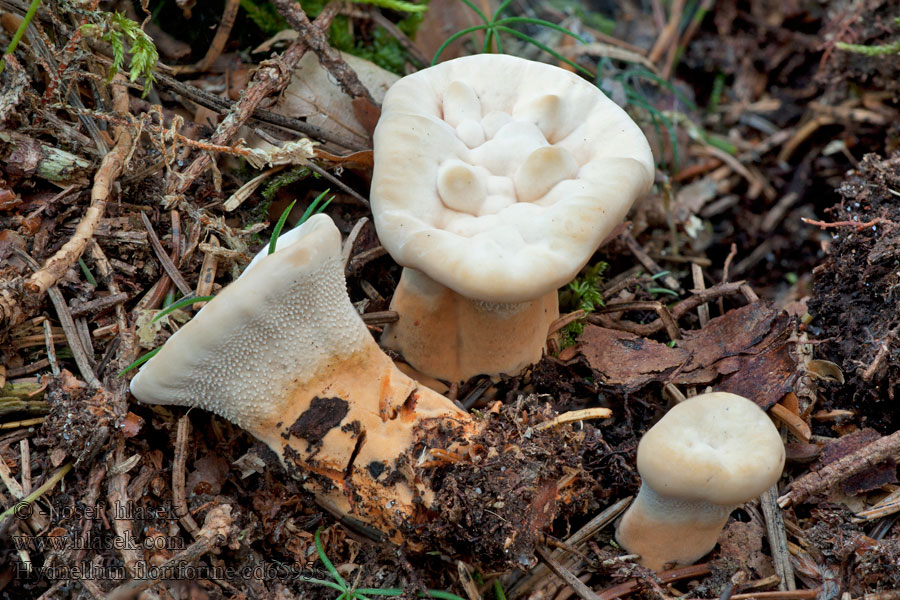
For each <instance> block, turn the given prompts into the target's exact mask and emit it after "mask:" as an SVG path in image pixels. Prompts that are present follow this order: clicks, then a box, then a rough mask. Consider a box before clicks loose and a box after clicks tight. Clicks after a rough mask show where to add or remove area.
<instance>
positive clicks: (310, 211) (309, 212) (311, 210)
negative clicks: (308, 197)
mask: <svg viewBox="0 0 900 600" xmlns="http://www.w3.org/2000/svg"><path fill="white" fill-rule="evenodd" d="M330 191H331V188H328V189H327V190H325V191H324V192H322V193H321V194H319V195H318V196H316V199H315V200H313V201H312V204H310V205H309V206H308V207H307V209H306V210H305V211H303V216H301V217H300V221H299V222H298V223H297V226H298V227H299V226H300V225H303V224H304V223H306V220H307V219H309V218H310V217H311V216H313V215H317V214H319V213H320V212H322V211H323V210H325V209H326V208H328V205H329V204H331V201H332V200H334V196H332V197H331V198H329V199H328V200H326V201H325V204H323V205H322V206H319V202H321V201H322V198H324V197H325V194H327V193H328V192H330Z"/></svg>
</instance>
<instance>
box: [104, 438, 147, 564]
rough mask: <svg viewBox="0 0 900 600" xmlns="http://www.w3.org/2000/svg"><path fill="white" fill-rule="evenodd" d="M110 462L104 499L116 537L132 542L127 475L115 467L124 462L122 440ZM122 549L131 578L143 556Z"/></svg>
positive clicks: (132, 533) (128, 548) (127, 548)
mask: <svg viewBox="0 0 900 600" xmlns="http://www.w3.org/2000/svg"><path fill="white" fill-rule="evenodd" d="M110 460H111V461H112V466H111V467H110V469H109V481H108V483H107V486H108V491H107V495H106V499H107V501H108V502H109V505H110V506H111V507H112V513H113V518H112V522H113V527H114V528H115V530H116V536H118V539H122V540H129V539H130V540H133V539H135V537H134V530H133V528H132V522H131V521H130V520H129V519H128V518H127V514H128V510H127V508H126V507H128V506H129V502H128V474H127V473H125V472H116V466H118V465H121V464H122V463H124V462H125V443H124V439H123V438H121V437H120V438H119V441H118V447H117V448H116V451H115V452H114V453H111V456H110ZM122 546H123V547H122V548H119V549H118V550H119V551H120V552H121V554H122V561H123V562H124V563H125V569H126V570H127V571H128V574H129V575H131V576H132V577H136V576H138V574H139V571H138V569H139V565H140V563H141V560H142V558H143V555H142V554H141V553H140V552H138V551H137V549H136V548H133V547H132V546H131V545H128V544H122Z"/></svg>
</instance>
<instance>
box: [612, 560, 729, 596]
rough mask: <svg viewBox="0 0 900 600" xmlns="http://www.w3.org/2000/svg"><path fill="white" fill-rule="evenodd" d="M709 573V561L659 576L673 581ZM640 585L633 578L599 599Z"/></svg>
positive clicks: (617, 594) (627, 593)
mask: <svg viewBox="0 0 900 600" xmlns="http://www.w3.org/2000/svg"><path fill="white" fill-rule="evenodd" d="M707 574H709V563H703V564H700V565H692V566H690V567H681V568H679V569H672V570H670V571H663V572H662V573H658V574H657V576H658V577H659V579H660V581H662V582H663V583H672V582H673V581H678V580H679V579H688V578H689V577H702V576H703V575H707ZM640 585H641V583H640V581H639V580H637V579H631V580H629V581H626V582H625V583H620V584H619V585H617V586H614V587H611V588H609V589H607V590H604V591H603V592H602V593H601V594H600V595H599V600H613V598H621V597H622V596H628V595H630V594H633V593H634V592H636V591H637V590H638V588H639V587H640ZM732 598H734V596H732Z"/></svg>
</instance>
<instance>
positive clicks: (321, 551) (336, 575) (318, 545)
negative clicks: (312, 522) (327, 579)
mask: <svg viewBox="0 0 900 600" xmlns="http://www.w3.org/2000/svg"><path fill="white" fill-rule="evenodd" d="M321 534H322V529H321V528H319V529H316V535H315V540H316V551H318V553H319V560H321V561H322V564H323V565H325V568H326V569H327V570H328V572H329V573H331V577H332V578H334V580H335V581H336V582H337V584H338V585H339V586H341V589H343V590H345V591H346V590H348V589H349V586H347V582H346V581H344V578H343V577H341V574H340V573H338V570H337V569H335V568H334V565H333V564H332V563H331V559H329V558H328V555H327V554H325V549H324V548H323V547H322V539H321Z"/></svg>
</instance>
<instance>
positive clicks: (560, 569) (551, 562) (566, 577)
mask: <svg viewBox="0 0 900 600" xmlns="http://www.w3.org/2000/svg"><path fill="white" fill-rule="evenodd" d="M535 553H536V554H537V555H538V557H539V558H540V559H541V561H542V562H543V563H544V564H545V565H547V568H549V569H550V570H551V571H553V574H554V575H556V576H557V577H559V578H560V579H562V580H563V581H565V582H566V584H567V585H568V586H569V587H570V588H572V590H573V591H574V592H575V593H576V594H578V597H579V598H581V599H582V600H600V597H599V596H597V594H595V593H594V591H593V590H591V588H589V587H588V586H587V585H585V584H584V583H583V582H582V581H581V580H580V579H578V578H577V577H576V576H575V575H574V574H573V573H572V572H571V571H569V570H568V569H567V568H565V567H564V566H563V565H562V564H560V563H559V561H557V560H556V559H555V558H553V556H552V555H551V554H550V552H549V551H548V550H547V549H546V548H542V547H540V546H538V547H537V548H535Z"/></svg>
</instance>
